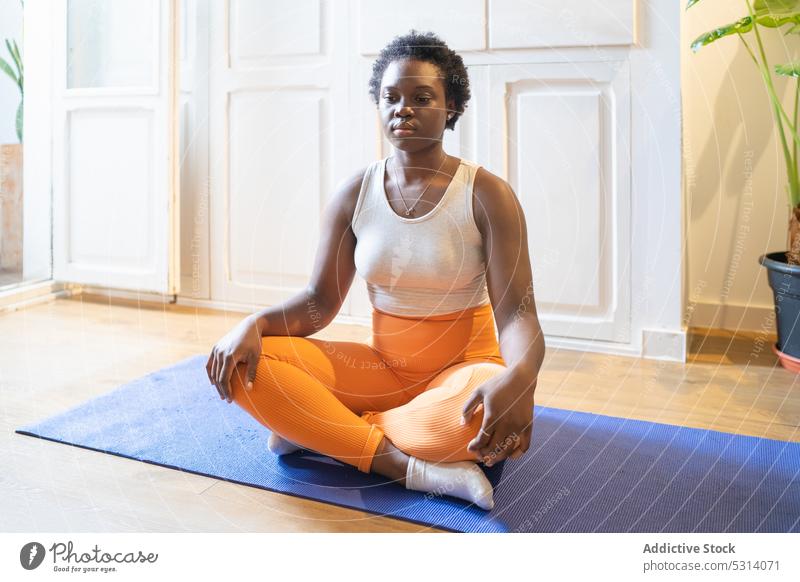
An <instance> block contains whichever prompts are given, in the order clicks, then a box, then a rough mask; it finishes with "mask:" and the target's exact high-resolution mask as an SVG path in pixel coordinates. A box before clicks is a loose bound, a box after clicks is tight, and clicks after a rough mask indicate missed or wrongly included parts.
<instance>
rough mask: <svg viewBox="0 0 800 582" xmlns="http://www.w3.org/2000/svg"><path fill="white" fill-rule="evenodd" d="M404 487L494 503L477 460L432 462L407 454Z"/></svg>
mask: <svg viewBox="0 0 800 582" xmlns="http://www.w3.org/2000/svg"><path fill="white" fill-rule="evenodd" d="M406 489H412V490H414V491H424V492H426V493H430V494H432V495H452V496H453V497H458V498H459V499H465V500H467V501H470V502H472V503H474V504H475V505H477V506H478V507H480V508H481V509H486V510H489V509H491V508H492V507H494V490H493V489H492V484H491V483H490V482H489V479H487V478H486V475H485V474H484V472H483V470H482V469H481V468H480V467H479V466H478V464H477V463H474V462H472V461H458V462H455V463H432V462H429V461H423V460H422V459H418V458H416V457H409V460H408V469H407V470H406Z"/></svg>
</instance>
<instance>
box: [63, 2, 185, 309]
mask: <svg viewBox="0 0 800 582" xmlns="http://www.w3.org/2000/svg"><path fill="white" fill-rule="evenodd" d="M53 6H54V15H53V31H54V39H53V75H54V76H53V120H54V121H53V123H54V126H53V202H54V205H53V206H54V208H53V210H54V233H53V238H54V241H53V249H54V278H55V279H57V280H64V281H71V282H77V283H83V284H88V285H98V286H103V287H112V288H123V289H136V290H141V291H152V292H157V293H164V294H174V293H177V292H178V276H177V275H178V273H177V271H178V262H177V258H178V253H179V249H178V240H179V238H178V237H179V232H178V228H179V227H178V220H177V218H178V216H179V214H178V213H179V208H178V197H177V192H178V187H179V177H178V174H177V171H176V164H177V155H176V147H177V116H176V115H175V104H176V88H177V83H176V79H175V77H176V75H175V73H176V69H175V67H173V66H172V63H173V62H174V58H173V57H174V54H175V49H176V41H177V38H176V37H177V34H176V32H175V23H176V18H177V10H178V9H177V0H149V1H147V2H141V1H138V0H137V1H133V0H127V1H124V2H114V3H110V2H103V1H101V0H68V1H63V0H62V1H59V2H54V3H53Z"/></svg>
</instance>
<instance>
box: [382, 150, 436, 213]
mask: <svg viewBox="0 0 800 582" xmlns="http://www.w3.org/2000/svg"><path fill="white" fill-rule="evenodd" d="M392 159H394V156H392ZM446 161H447V154H445V155H444V160H442V163H441V164H439V169H438V170H436V173H434V174H433V176H432V177H431V179H430V181H429V182H428V185H427V186H425V189H424V190H423V191H422V194H420V195H419V196H418V197H417V199H416V201H415V202H414V204H412V205H411V207H410V208H409V207H408V204H406V199H405V197H404V196H403V190H402V189H401V188H400V181H399V180H398V179H397V172H396V171H395V169H394V167H392V173H393V174H394V181H395V184H397V191H398V192H400V200H402V201H403V206H405V207H406V212H405V214H406V216H410V215H411V213H412V212H414V207H415V206H416V205H417V203H418V202H419V201H420V200H422V197H423V196H424V195H425V192H427V191H428V188H430V186H431V184H433V179H434V178H435V177H436V175H437V174H438V173H439V171H440V170H441V169H442V167H443V166H444V163H445V162H446Z"/></svg>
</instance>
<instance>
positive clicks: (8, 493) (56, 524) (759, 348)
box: [0, 295, 800, 532]
mask: <svg viewBox="0 0 800 582" xmlns="http://www.w3.org/2000/svg"><path fill="white" fill-rule="evenodd" d="M241 317H242V314H240V313H230V314H225V313H222V312H215V311H208V310H197V309H194V308H186V307H178V306H168V307H164V306H160V305H159V306H152V305H144V304H142V305H137V304H136V303H134V302H128V301H122V300H114V301H113V305H112V304H111V303H109V300H108V299H105V298H100V297H90V296H86V295H83V296H79V297H77V298H71V299H61V300H57V301H54V302H50V303H46V304H42V305H38V306H34V307H29V308H26V309H23V310H20V311H15V312H9V313H5V314H0V422H2V427H1V428H2V432H1V433H0V466H1V467H2V470H0V521H1V522H2V523H0V531H7V532H23V531H24V532H37V531H66V532H88V531H109V532H113V531H135V532H146V531H160V532H166V531H180V532H182V531H215V532H216V531H239V532H264V531H281V532H289V531H291V532H294V531H372V532H409V531H431V529H430V528H425V527H421V526H417V525H414V524H410V523H407V522H404V521H400V520H395V519H392V518H386V517H379V516H373V515H371V514H367V513H363V512H360V511H354V510H349V509H344V508H339V507H335V506H332V505H327V504H324V503H318V502H314V501H306V500H302V499H299V498H296V497H292V496H289V495H282V494H279V493H272V492H269V491H264V490H262V489H257V488H254V487H246V486H241V485H234V484H230V483H226V482H223V481H218V480H216V479H212V478H208V477H201V476H198V475H192V474H188V473H183V472H180V471H176V470H172V469H166V468H162V467H157V466H155V465H149V464H146V463H141V462H136V461H132V460H129V459H123V458H120V457H115V456H112V455H107V454H102V453H97V452H93V451H88V450H84V449H80V448H77V447H71V446H65V445H61V444H58V443H53V442H50V441H44V440H39V439H35V438H31V437H28V436H23V435H18V434H16V433H14V429H15V428H17V427H19V426H21V425H24V424H27V423H31V422H34V421H38V420H41V419H44V418H46V417H48V416H50V415H53V414H56V413H58V412H61V411H63V410H65V409H67V408H69V407H72V406H75V405H78V404H80V403H82V402H84V401H85V400H87V399H89V398H92V397H94V396H97V395H99V394H103V393H105V392H108V391H110V390H112V389H113V388H115V387H116V386H118V385H119V384H121V383H123V382H126V381H129V380H131V379H133V378H136V377H139V376H142V375H144V374H146V373H148V372H151V371H153V370H156V369H158V368H161V367H164V366H168V365H170V364H172V363H174V362H176V361H177V360H179V359H182V358H185V357H187V356H190V355H194V354H198V353H208V351H209V350H210V348H211V346H212V345H213V344H214V343H215V342H216V341H217V339H219V337H221V336H222V335H223V334H224V333H225V332H227V331H228V330H229V329H230V328H231V327H232V326H233V325H234V324H235V323H236V322H238V321H239V320H240V319H241ZM368 336H369V330H368V329H367V328H364V327H356V326H341V325H332V326H329V327H328V328H327V329H325V330H324V331H323V332H321V333H319V334H318V335H317V336H315V337H323V338H328V339H331V338H337V339H355V340H360V341H364V340H366V339H367V337H368ZM774 341H775V338H774V337H764V336H760V335H758V334H742V335H737V336H736V337H733V336H732V334H730V333H728V332H719V331H716V332H712V331H709V330H693V334H692V337H691V343H690V351H691V356H690V361H689V362H688V363H687V364H685V365H683V364H677V363H672V362H659V361H647V360H639V359H634V358H626V357H614V356H604V355H598V354H588V353H582V352H575V351H568V350H556V349H552V348H548V352H547V357H546V360H545V364H544V367H543V370H542V372H541V374H540V376H539V385H538V388H537V399H536V403H537V404H539V405H543V406H552V407H557V408H566V409H572V410H580V411H587V412H596V413H601V414H607V415H612V416H621V417H629V418H636V419H643V420H651V421H657V422H664V423H670V424H677V425H684V426H690V427H700V428H706V427H708V428H712V429H716V430H721V431H726V432H734V433H741V434H747V435H754V436H765V437H769V438H773V439H780V440H787V441H800V431H798V428H800V388H798V386H797V382H796V379H797V376H795V375H794V374H792V373H790V372H788V371H786V370H784V369H783V368H781V367H780V366H778V365H777V360H776V358H775V356H774V355H773V353H772V351H771V349H770V345H771V343H773V342H774ZM209 389H210V390H211V389H212V388H209ZM535 434H536V432H535V429H534V438H535ZM510 462H513V461H510Z"/></svg>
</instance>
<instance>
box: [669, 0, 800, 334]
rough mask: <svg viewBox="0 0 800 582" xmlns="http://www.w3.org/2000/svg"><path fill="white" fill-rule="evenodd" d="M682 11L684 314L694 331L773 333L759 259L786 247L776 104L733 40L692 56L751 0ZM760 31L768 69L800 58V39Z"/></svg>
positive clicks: (785, 87) (784, 90)
mask: <svg viewBox="0 0 800 582" xmlns="http://www.w3.org/2000/svg"><path fill="white" fill-rule="evenodd" d="M681 2H682V4H683V5H685V4H686V2H685V0H681ZM681 12H682V17H681V19H682V25H681V30H682V34H681V62H682V86H683V107H684V122H683V131H684V145H683V148H684V189H685V195H686V212H687V216H686V223H687V229H688V232H687V236H688V256H687V297H688V305H687V315H689V316H690V319H689V322H690V324H691V325H695V326H703V327H721V328H726V329H737V328H738V329H750V330H756V331H758V330H766V329H770V330H771V329H774V325H773V321H772V320H773V313H772V312H773V300H772V291H771V289H770V288H769V285H768V284H767V276H766V270H765V269H764V268H763V267H762V266H761V265H760V264H758V257H759V256H760V255H761V254H763V253H765V252H774V251H780V250H785V249H786V248H787V244H786V236H787V235H786V232H787V221H788V218H789V204H788V196H787V194H786V181H787V180H786V172H785V169H784V162H783V153H782V148H781V144H780V138H779V137H778V133H777V131H776V130H775V129H774V123H773V121H772V116H771V111H770V106H769V98H768V97H767V93H766V89H765V88H764V85H763V82H762V80H761V77H760V74H759V72H758V69H757V68H756V67H755V65H754V64H753V62H752V60H751V59H750V56H749V54H748V52H747V50H746V48H745V47H744V45H743V44H742V42H741V41H740V40H739V38H738V37H737V36H736V35H733V36H732V37H728V38H724V39H721V40H718V41H716V42H715V43H713V44H711V45H708V46H706V47H703V48H702V49H701V50H700V51H699V52H697V53H692V51H691V50H690V49H689V45H690V44H691V42H692V41H693V40H694V39H695V38H696V37H697V36H698V35H700V34H702V33H704V32H706V31H708V30H711V29H713V28H715V27H717V26H720V25H723V24H727V23H729V22H732V21H734V20H736V19H738V18H740V17H742V16H745V15H746V14H747V7H746V5H745V2H744V0H735V1H732V2H731V1H727V2H726V1H722V0H716V1H715V0H706V1H705V2H701V3H699V4H697V5H695V6H694V7H692V8H691V9H690V10H688V11H684V10H682V11H681ZM763 32H764V34H763V35H762V39H764V40H765V46H766V49H767V58H768V60H769V62H770V65H773V64H778V63H785V62H788V61H790V60H792V59H791V58H790V57H791V56H792V55H793V56H794V58H795V59H796V58H798V55H800V37H797V36H791V37H789V38H788V39H787V38H785V37H783V36H782V35H781V34H775V31H774V30H764V31H763ZM746 39H747V40H748V43H750V41H751V39H753V37H752V34H748V35H746ZM753 40H754V39H753ZM786 41H788V43H791V44H786ZM751 47H753V49H754V50H755V48H756V47H755V44H754V42H753V43H751ZM792 85H793V84H792ZM777 88H778V90H779V92H781V94H782V95H783V97H784V103H785V108H786V110H787V112H789V111H792V109H791V107H789V103H790V101H791V99H790V98H793V96H794V95H793V92H792V93H791V94H790V91H789V89H790V88H791V87H790V86H789V84H788V83H787V81H786V80H784V79H781V80H779V81H778V84H777ZM787 139H788V138H787ZM751 172H752V174H751V175H750V176H748V174H749V173H751Z"/></svg>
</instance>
